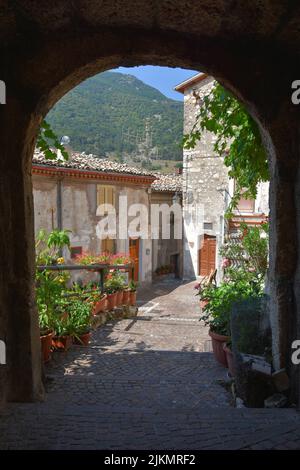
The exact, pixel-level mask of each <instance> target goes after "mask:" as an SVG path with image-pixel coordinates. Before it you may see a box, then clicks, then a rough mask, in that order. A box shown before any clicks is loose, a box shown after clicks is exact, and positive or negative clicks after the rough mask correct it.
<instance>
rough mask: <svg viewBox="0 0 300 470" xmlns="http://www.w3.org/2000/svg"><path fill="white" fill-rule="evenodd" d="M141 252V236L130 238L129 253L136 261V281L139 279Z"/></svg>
mask: <svg viewBox="0 0 300 470" xmlns="http://www.w3.org/2000/svg"><path fill="white" fill-rule="evenodd" d="M139 252H140V240H139V238H134V239H133V238H130V239H129V254H130V257H131V258H132V259H133V262H134V281H135V282H137V281H138V280H139Z"/></svg>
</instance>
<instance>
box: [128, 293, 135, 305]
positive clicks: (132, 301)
mask: <svg viewBox="0 0 300 470" xmlns="http://www.w3.org/2000/svg"><path fill="white" fill-rule="evenodd" d="M135 304H136V291H132V290H131V291H130V293H129V305H135Z"/></svg>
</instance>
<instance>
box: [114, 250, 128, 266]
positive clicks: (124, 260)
mask: <svg viewBox="0 0 300 470" xmlns="http://www.w3.org/2000/svg"><path fill="white" fill-rule="evenodd" d="M131 263H132V259H131V257H130V255H129V254H127V253H116V254H115V255H112V256H111V258H110V264H111V265H113V266H116V265H128V264H131Z"/></svg>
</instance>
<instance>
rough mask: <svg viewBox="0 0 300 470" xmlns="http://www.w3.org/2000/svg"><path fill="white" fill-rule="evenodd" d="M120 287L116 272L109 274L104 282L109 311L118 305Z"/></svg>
mask: <svg viewBox="0 0 300 470" xmlns="http://www.w3.org/2000/svg"><path fill="white" fill-rule="evenodd" d="M118 287H119V283H118V281H117V280H116V277H115V275H114V273H111V274H108V275H107V277H106V281H105V283H104V289H105V292H106V294H107V308H108V310H109V311H111V310H113V309H114V308H115V307H116V305H117V291H118Z"/></svg>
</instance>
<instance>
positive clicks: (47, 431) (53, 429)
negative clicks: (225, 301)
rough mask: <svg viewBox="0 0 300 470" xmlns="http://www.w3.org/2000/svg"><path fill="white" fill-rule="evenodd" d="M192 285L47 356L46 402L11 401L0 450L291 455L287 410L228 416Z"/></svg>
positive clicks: (296, 442) (177, 287) (167, 285)
mask: <svg viewBox="0 0 300 470" xmlns="http://www.w3.org/2000/svg"><path fill="white" fill-rule="evenodd" d="M199 314H200V308H199V306H198V302H197V298H195V297H194V292H193V283H192V284H181V283H180V282H176V281H170V280H168V279H166V280H165V281H164V282H162V283H161V284H159V285H158V284H157V285H155V286H154V287H153V288H152V289H151V290H144V291H142V292H141V293H140V299H139V315H138V317H137V318H134V319H128V320H122V321H119V322H116V323H109V324H107V325H106V326H105V327H102V328H100V329H98V330H97V331H95V332H94V334H93V340H92V343H91V345H90V346H89V347H88V348H84V347H80V346H77V347H74V348H73V349H72V350H71V351H69V352H68V353H56V354H55V355H54V357H53V360H52V361H51V362H50V363H49V365H48V366H47V368H46V375H47V392H48V393H47V399H46V401H45V402H44V403H38V404H36V403H35V404H11V405H9V407H8V408H7V409H6V410H5V411H4V412H3V413H2V416H1V418H0V436H1V438H0V448H1V449H258V448H261V449H272V448H278V449H289V448H293V449H300V417H299V415H298V413H297V412H296V411H295V410H293V409H281V410H263V409H257V410H254V409H246V408H243V409H236V408H233V407H232V406H231V401H230V400H231V397H230V394H229V393H228V392H227V391H226V389H225V388H224V387H223V386H222V385H221V384H220V383H221V382H222V381H223V380H224V379H226V370H225V369H223V368H222V367H221V366H218V365H217V364H216V362H215V361H214V359H213V357H212V353H211V352H210V342H209V336H208V334H207V329H206V328H205V327H203V325H201V324H200V322H199V321H198V318H199Z"/></svg>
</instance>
